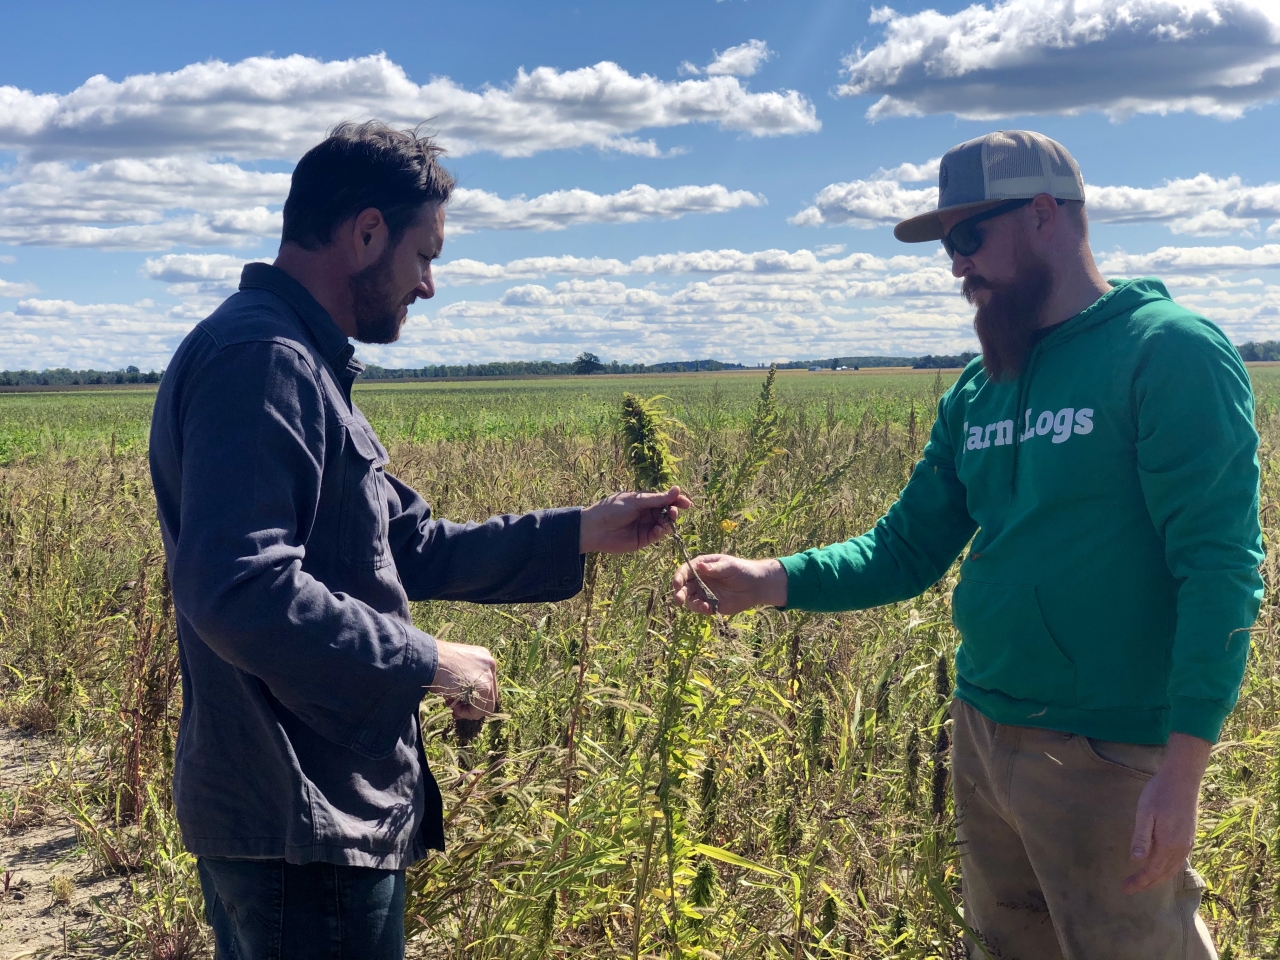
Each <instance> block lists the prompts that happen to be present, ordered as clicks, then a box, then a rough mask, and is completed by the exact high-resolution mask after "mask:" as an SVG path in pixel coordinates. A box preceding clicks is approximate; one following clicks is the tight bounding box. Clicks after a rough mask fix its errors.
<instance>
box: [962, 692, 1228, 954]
mask: <svg viewBox="0 0 1280 960" xmlns="http://www.w3.org/2000/svg"><path fill="white" fill-rule="evenodd" d="M951 716H952V718H953V720H954V733H953V737H952V739H953V746H952V760H951V768H952V777H953V782H954V789H955V805H956V839H957V841H958V844H959V848H960V874H961V885H962V891H963V896H964V916H965V922H966V924H967V925H968V926H969V927H971V928H972V929H973V930H974V931H975V932H976V933H977V934H978V935H979V936H980V937H981V938H982V941H983V942H982V944H980V945H978V944H974V943H972V942H970V941H968V940H967V939H966V946H967V947H968V953H969V956H970V957H975V958H977V957H983V956H986V957H990V958H991V960H1204V958H1210V960H1216V957H1217V956H1218V954H1217V952H1216V951H1215V950H1214V947H1213V941H1212V939H1210V937H1209V931H1208V929H1207V928H1206V927H1205V925H1204V921H1202V920H1201V919H1200V917H1199V915H1198V913H1197V911H1198V909H1199V907H1200V895H1201V892H1202V891H1203V889H1204V881H1203V880H1201V879H1200V876H1199V874H1197V873H1196V872H1195V871H1194V870H1192V869H1191V867H1190V865H1187V866H1185V867H1184V869H1183V870H1182V872H1181V873H1179V874H1178V875H1177V876H1175V877H1174V878H1173V879H1172V880H1169V881H1167V882H1166V883H1164V884H1161V885H1160V886H1158V887H1155V888H1152V889H1150V890H1146V891H1143V892H1142V893H1138V894H1132V895H1130V894H1126V893H1124V892H1123V891H1122V890H1121V889H1120V884H1121V882H1122V881H1123V880H1124V878H1125V877H1126V876H1128V875H1129V874H1131V873H1134V872H1135V871H1136V869H1137V866H1136V865H1135V864H1134V863H1133V862H1132V861H1130V859H1129V841H1130V838H1131V837H1132V835H1133V822H1134V814H1135V812H1136V810H1137V806H1138V795H1139V794H1140V793H1141V792H1142V788H1143V786H1145V785H1146V783H1147V781H1148V780H1150V779H1151V776H1152V774H1154V773H1155V772H1156V770H1157V768H1158V767H1159V765H1160V761H1161V759H1162V758H1163V757H1164V750H1165V748H1164V747H1157V746H1143V745H1139V744H1131V743H1112V742H1110V741H1105V740H1092V739H1090V738H1088V737H1082V736H1079V735H1076V734H1070V733H1061V732H1059V731H1056V730H1040V729H1036V728H1034V727H1013V726H1006V725H1004V724H1000V723H996V722H994V721H992V720H989V719H987V717H985V716H983V715H982V714H981V713H979V712H978V711H977V710H975V709H974V708H973V707H971V706H969V704H967V703H965V702H964V701H962V700H955V701H953V702H952V704H951Z"/></svg>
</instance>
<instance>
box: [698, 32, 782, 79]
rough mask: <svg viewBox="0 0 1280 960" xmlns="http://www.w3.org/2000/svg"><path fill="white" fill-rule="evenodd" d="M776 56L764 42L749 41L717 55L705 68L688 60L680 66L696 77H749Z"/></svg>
mask: <svg viewBox="0 0 1280 960" xmlns="http://www.w3.org/2000/svg"><path fill="white" fill-rule="evenodd" d="M774 56H775V54H774V51H772V50H770V49H769V45H768V44H767V43H765V42H764V41H763V40H748V41H747V42H746V43H740V44H738V45H737V46H736V47H730V48H729V49H728V50H726V51H724V52H723V53H716V54H715V56H714V57H713V58H712V60H711V62H710V63H708V64H707V65H706V66H705V67H699V66H697V65H696V64H693V63H691V62H689V61H688V60H686V61H685V62H684V63H682V64H680V72H681V73H683V74H692V75H694V76H697V75H698V74H706V75H707V76H710V77H749V76H751V75H753V74H754V73H755V72H756V71H758V70H759V69H760V67H761V66H763V65H764V64H765V63H766V62H768V61H769V60H771V59H773V57H774Z"/></svg>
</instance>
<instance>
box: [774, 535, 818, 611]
mask: <svg viewBox="0 0 1280 960" xmlns="http://www.w3.org/2000/svg"><path fill="white" fill-rule="evenodd" d="M812 553H813V551H812V550H806V551H805V552H804V553H793V554H792V555H791V556H789V557H779V558H778V562H779V563H780V564H782V569H783V570H784V571H785V572H786V574H787V605H786V606H785V607H779V608H778V609H779V610H812V609H814V607H816V606H817V602H818V599H819V597H821V596H822V574H821V572H820V569H819V565H818V564H817V562H815V561H814V559H813V557H812V556H810V554H812Z"/></svg>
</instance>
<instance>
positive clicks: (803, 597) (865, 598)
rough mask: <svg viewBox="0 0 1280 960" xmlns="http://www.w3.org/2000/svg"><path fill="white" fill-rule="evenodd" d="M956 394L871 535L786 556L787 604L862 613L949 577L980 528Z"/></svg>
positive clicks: (944, 405) (942, 408)
mask: <svg viewBox="0 0 1280 960" xmlns="http://www.w3.org/2000/svg"><path fill="white" fill-rule="evenodd" d="M953 394H954V388H953V389H952V391H949V392H948V393H947V395H946V396H944V397H943V398H942V400H941V401H940V402H939V404H938V419H937V420H936V421H935V422H934V425H933V430H932V432H931V433H930V435H929V442H928V443H927V444H926V445H925V448H924V457H923V458H922V459H921V460H920V462H919V463H917V464H916V466H915V469H914V470H912V472H911V479H910V480H908V481H907V485H906V487H905V488H904V489H903V491H902V494H901V496H899V497H898V501H897V503H895V504H894V505H893V506H892V507H890V508H889V512H888V513H886V514H885V515H884V516H883V517H881V518H880V519H879V520H878V521H877V522H876V525H875V527H873V528H872V529H871V531H870V532H868V533H865V534H863V535H862V536H860V537H856V538H854V539H852V540H846V541H845V542H844V543H836V544H832V545H831V546H828V547H822V548H820V549H814V550H806V551H805V552H804V553H797V554H794V555H792V556H789V557H783V558H781V563H782V567H783V569H784V570H786V572H787V606H788V607H790V608H795V609H800V610H821V611H832V610H861V609H865V608H867V607H876V606H880V605H881V604H885V603H894V602H896V601H898V600H906V599H908V598H909V597H914V596H916V595H917V594H920V593H922V592H923V591H925V590H927V589H928V588H929V587H931V586H932V585H933V584H935V583H937V582H938V580H940V579H941V578H942V575H943V574H944V573H946V572H947V570H948V568H950V566H951V564H952V563H954V562H955V559H956V557H957V556H959V555H960V551H961V550H963V549H964V545H965V544H966V543H968V542H969V538H970V537H972V536H973V533H974V530H975V529H977V526H976V524H975V523H974V522H973V519H972V518H971V517H970V516H969V511H968V508H967V506H966V501H965V489H964V485H963V484H961V482H960V480H959V478H958V477H957V476H956V464H955V450H954V448H953V445H952V442H951V435H950V432H949V430H948V428H947V411H948V408H949V401H950V398H951V397H952V395H953Z"/></svg>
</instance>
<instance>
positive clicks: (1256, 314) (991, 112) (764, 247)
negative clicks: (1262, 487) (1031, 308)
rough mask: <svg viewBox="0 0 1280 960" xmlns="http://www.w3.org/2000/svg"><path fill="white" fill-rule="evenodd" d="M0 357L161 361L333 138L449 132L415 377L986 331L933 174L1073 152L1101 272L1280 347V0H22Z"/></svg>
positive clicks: (405, 356) (56, 361) (2, 59)
mask: <svg viewBox="0 0 1280 960" xmlns="http://www.w3.org/2000/svg"><path fill="white" fill-rule="evenodd" d="M4 19H5V24H6V28H5V30H4V31H3V32H0V323H3V325H4V328H5V329H6V330H7V331H8V333H9V336H7V337H5V338H4V340H3V342H0V367H6V368H10V369H12V368H17V367H28V368H30V367H34V368H43V367H49V366H63V365H70V366H76V367H80V366H97V367H116V366H122V365H125V364H128V363H136V364H138V365H139V366H142V367H143V368H144V369H145V368H148V367H162V366H164V364H165V363H166V362H167V360H168V357H169V355H170V354H171V353H172V351H173V349H174V347H176V345H177V343H178V342H179V341H180V340H181V338H182V336H183V335H184V334H185V333H186V332H187V331H188V330H189V329H190V328H191V327H192V326H193V325H194V324H195V323H197V322H198V321H199V320H200V319H201V318H202V317H203V316H205V315H207V314H208V313H209V312H210V311H211V310H212V309H213V308H214V307H215V306H216V305H217V303H218V302H220V300H221V299H222V298H223V297H225V296H227V295H228V294H229V293H230V292H231V291H232V290H233V289H234V286H235V280H236V277H237V276H238V273H239V268H240V266H241V265H242V264H243V262H244V261H246V260H252V259H263V258H266V259H269V258H270V257H271V256H272V255H273V253H274V250H275V247H276V244H277V240H278V231H279V209H280V204H281V203H282V202H283V199H284V195H285V193H286V192H287V189H288V176H287V175H288V172H289V171H290V170H291V169H292V164H293V162H294V161H295V160H296V159H297V157H298V156H300V155H301V153H302V152H304V151H305V150H306V148H307V147H308V146H310V145H311V144H313V143H314V142H316V141H317V140H318V139H319V138H320V137H321V136H323V132H324V130H325V129H326V128H327V127H328V126H330V125H332V124H333V123H334V122H337V121H338V120H342V119H363V118H366V117H370V116H378V117H381V118H383V119H386V120H388V121H391V122H394V123H397V124H403V125H409V124H412V123H416V122H418V121H421V120H427V119H430V118H434V126H435V129H436V130H437V132H438V135H439V137H440V139H441V141H442V142H443V143H445V144H446V145H447V146H448V147H449V149H450V153H451V157H450V159H449V161H448V165H449V167H450V169H452V170H453V171H454V173H455V174H456V175H457V176H458V180H459V184H460V187H461V188H463V189H462V190H460V191H459V193H458V195H457V196H456V197H455V200H454V202H453V203H452V204H451V208H450V212H449V221H448V227H447V229H448V241H447V244H446V248H445V255H444V257H443V262H442V263H441V265H440V268H439V271H438V273H439V280H440V287H439V292H438V294H437V296H436V298H435V299H434V300H432V301H430V302H427V303H423V302H419V304H417V305H416V306H415V308H414V309H413V310H412V311H411V319H410V322H409V323H408V324H407V326H406V328H405V333H404V337H403V338H402V340H401V342H400V343H398V344H395V345H392V346H388V347H377V348H374V347H362V348H361V351H360V355H361V356H362V357H363V358H365V359H367V360H371V361H374V362H379V363H382V364H385V365H390V366H417V365H421V364H424V363H433V362H465V361H467V360H495V359H532V358H542V357H547V358H554V359H567V358H570V357H572V356H574V355H575V354H576V353H578V352H580V351H581V350H591V351H593V352H596V353H598V354H600V355H602V356H604V357H606V358H607V359H617V360H620V361H624V362H629V361H637V360H639V361H650V362H651V361H655V360H662V359H680V358H691V357H705V356H713V357H717V358H720V359H724V360H736V361H740V362H746V363H757V362H766V361H769V360H773V359H781V358H791V359H795V358H805V357H815V356H832V355H837V354H839V355H850V354H858V353H887V354H895V355H915V354H920V353H929V352H932V353H939V352H953V351H958V350H961V349H965V348H968V347H972V346H973V345H974V343H975V341H974V338H973V333H972V323H971V319H972V318H971V314H970V311H969V309H968V308H967V307H966V305H965V304H964V303H963V301H962V300H961V299H960V298H959V296H958V295H957V286H956V284H955V282H954V281H953V279H952V278H951V277H950V275H949V272H948V269H947V268H948V265H947V263H946V262H945V261H944V260H943V259H942V258H941V256H940V251H939V249H938V248H937V247H936V246H935V245H932V244H924V245H911V246H908V245H903V244H899V243H897V242H896V241H895V240H894V239H893V237H892V233H891V228H892V224H893V223H894V222H895V221H896V220H897V219H899V218H901V217H903V216H908V215H911V214H912V213H914V212H917V211H918V210H921V209H926V208H928V207H930V206H932V203H933V196H934V194H933V193H932V192H931V191H932V190H933V187H934V185H935V183H936V162H935V163H933V164H930V161H931V160H935V158H937V157H938V156H939V155H940V154H941V153H942V152H943V151H945V150H946V149H947V148H948V147H950V146H952V145H953V144H955V143H958V142H960V141H963V140H966V139H968V138H970V137H973V136H977V135H980V134H982V133H985V132H987V131H989V130H993V129H1000V128H1006V129H1008V128H1027V129H1034V130H1039V131H1041V132H1043V133H1046V134H1048V135H1049V136H1052V137H1054V138H1055V139H1057V140H1059V141H1060V142H1062V143H1063V144H1064V145H1066V146H1067V148H1068V149H1069V150H1071V152H1072V153H1073V154H1074V155H1075V157H1076V159H1077V160H1078V161H1079V163H1080V165H1081V168H1082V170H1083V172H1084V176H1085V181H1086V183H1087V184H1088V188H1089V189H1088V202H1087V206H1088V209H1089V210H1090V217H1091V224H1092V243H1093V247H1094V250H1095V252H1096V254H1097V256H1098V259H1099V260H1100V261H1101V262H1102V264H1103V267H1104V270H1105V271H1107V272H1108V273H1109V274H1111V275H1116V276H1131V275H1145V274H1154V275H1158V276H1162V277H1164V278H1166V280H1167V282H1168V283H1169V286H1170V288H1171V290H1172V291H1173V292H1174V294H1175V296H1176V297H1177V298H1178V299H1179V300H1180V301H1182V302H1184V303H1186V304H1187V305H1189V306H1192V307H1193V308H1194V309H1197V310H1199V311H1201V312H1203V313H1204V314H1206V315H1207V316H1209V317H1210V318H1211V319H1213V320H1215V321H1216V322H1218V323H1219V324H1220V325H1221V326H1223V327H1224V329H1226V330H1227V331H1228V333H1229V334H1230V335H1231V337H1232V338H1233V339H1234V340H1235V341H1236V342H1243V341H1245V340H1249V339H1268V338H1280V219H1277V218H1278V217H1280V170H1278V169H1277V162H1276V158H1277V156H1280V122H1277V121H1278V120H1280V117H1278V116H1277V106H1276V104H1275V101H1276V99H1277V97H1280V4H1277V3H1275V2H1274V0H1180V2H1176V3H1175V2H1173V0H1125V2H1121V0H1076V2H1075V3H1072V4H1068V3H1065V2H1050V0H1004V2H1001V3H991V2H988V3H986V4H985V5H983V4H977V5H974V6H966V5H964V4H959V3H939V4H933V5H929V4H924V3H901V4H898V5H896V6H895V7H893V8H892V9H888V8H876V7H873V6H872V5H871V4H868V3H865V2H837V0H823V2H815V3H804V2H797V0H788V2H783V0H721V2H716V0H681V2H646V3H630V2H585V3H577V4H564V3H556V2H542V3H538V4H527V3H495V2H473V3H471V4H466V5H457V4H451V5H436V4H422V3H415V4H408V3H364V4H361V5H360V6H359V7H358V8H356V7H353V6H351V5H350V4H337V3H307V4H301V3H294V4H284V3H274V4H273V3H264V2H255V3H252V4H248V3H229V2H220V3H217V4H212V3H185V4H171V3H170V4H160V3H132V4H113V5H110V6H108V5H103V4H84V3H60V2H56V0H46V2H44V3H41V4H17V3H11V2H6V3H5V5H4Z"/></svg>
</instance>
